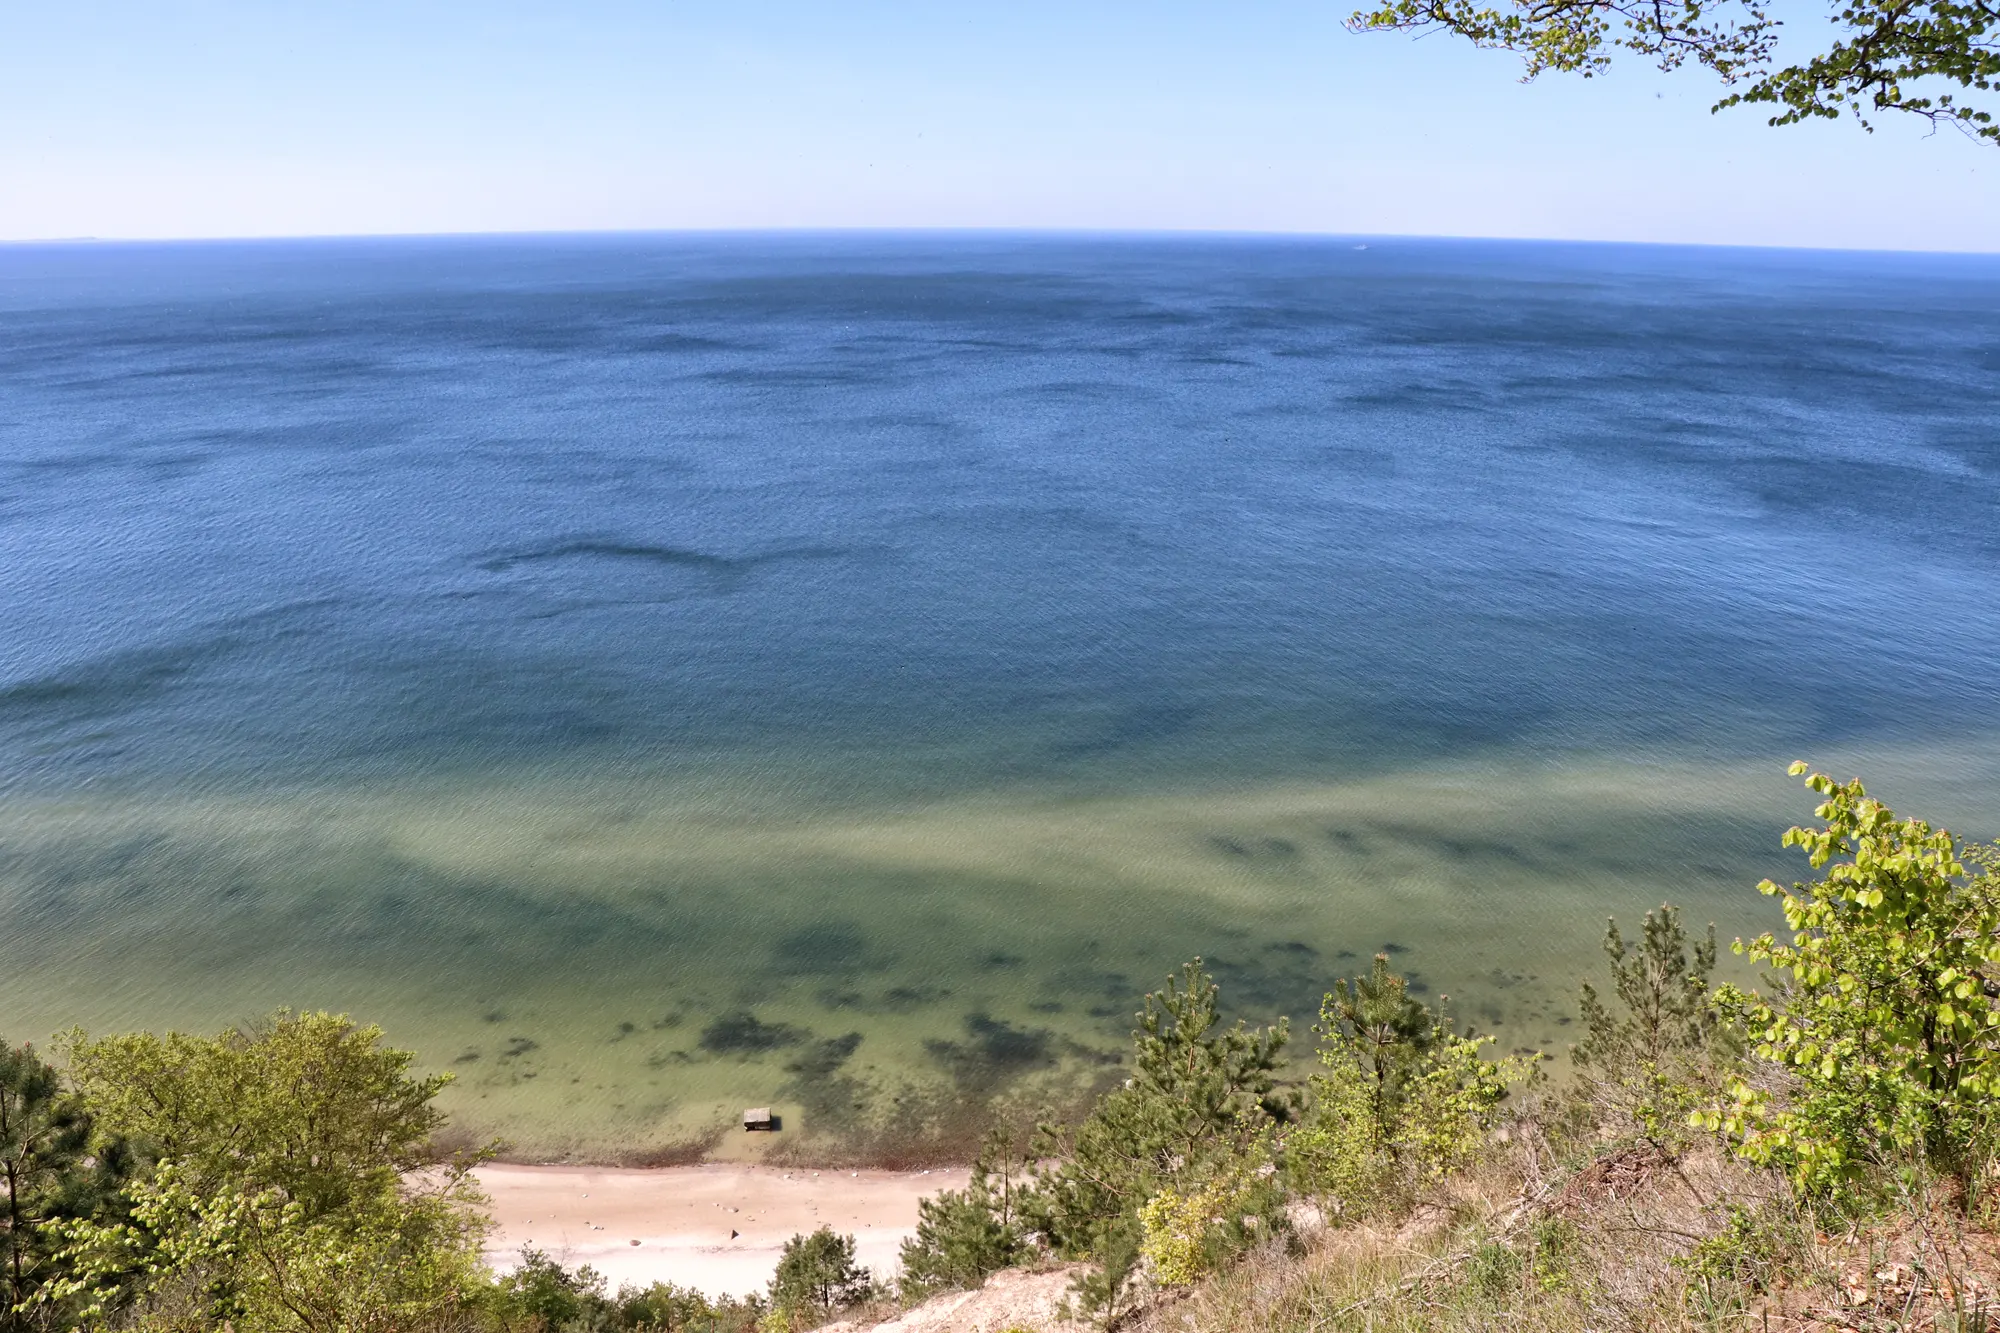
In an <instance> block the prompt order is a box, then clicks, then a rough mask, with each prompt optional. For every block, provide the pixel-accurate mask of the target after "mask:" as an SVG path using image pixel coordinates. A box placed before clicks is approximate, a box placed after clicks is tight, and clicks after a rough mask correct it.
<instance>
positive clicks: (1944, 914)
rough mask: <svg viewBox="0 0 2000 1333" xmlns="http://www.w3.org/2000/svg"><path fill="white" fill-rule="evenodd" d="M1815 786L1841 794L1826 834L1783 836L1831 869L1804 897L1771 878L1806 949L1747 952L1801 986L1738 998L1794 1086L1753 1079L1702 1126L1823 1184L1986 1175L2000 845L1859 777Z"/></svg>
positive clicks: (1794, 944)
mask: <svg viewBox="0 0 2000 1333" xmlns="http://www.w3.org/2000/svg"><path fill="white" fill-rule="evenodd" d="M1792 772H1793V773H1794V774H1795V775H1796V774H1799V773H1803V772H1805V765H1803V764H1794V765H1793V766H1792ZM1806 786H1807V787H1808V788H1810V789H1811V790H1812V791H1814V792H1816V793H1818V794H1819V795H1821V796H1823V797H1825V798H1826V799H1825V800H1824V801H1823V802H1822V803H1821V804H1820V805H1819V806H1818V807H1817V809H1816V810H1815V811H1814V814H1815V816H1816V817H1817V818H1819V819H1821V820H1823V821H1825V823H1824V826H1823V827H1819V828H1803V827H1801V828H1794V829H1792V830H1790V831H1789V832H1788V833H1786V834H1785V838H1784V842H1785V845H1786V846H1788V847H1801V848H1804V849H1805V851H1806V854H1807V857H1808V859H1809V861H1810V863H1811V865H1812V867H1813V868H1814V869H1815V870H1819V869H1822V868H1823V869H1825V871H1826V874H1825V876H1824V877H1823V878H1822V879H1819V880H1817V881H1815V882H1813V883H1810V884H1794V885H1793V886H1792V888H1791V889H1790V890H1789V891H1787V890H1782V889H1780V888H1779V887H1778V886H1777V885H1776V884H1774V883H1772V882H1771V881H1769V880H1766V881H1765V882H1764V883H1763V884H1761V885H1759V886H1758V887H1759V889H1760V890H1761V891H1762V892H1763V893H1765V894H1768V895H1772V896H1776V897H1779V898H1780V899H1781V900H1782V902H1783V905H1784V911H1785V922H1786V925H1787V926H1788V927H1789V928H1790V931H1791V941H1790V943H1788V944H1787V943H1780V942H1778V940H1777V939H1776V938H1775V937H1774V936H1772V935H1770V934H1765V935H1762V936H1760V937H1758V938H1757V939H1755V940H1753V941H1751V942H1750V943H1749V944H1747V945H1745V944H1742V943H1740V942H1739V943H1738V945H1737V950H1738V952H1741V953H1746V954H1747V955H1748V956H1749V957H1750V958H1751V959H1752V960H1753V961H1757V962H1766V963H1770V964H1771V965H1773V966H1774V967H1775V968H1777V969H1779V970H1780V971H1781V972H1783V973H1786V974H1788V981H1787V984H1786V985H1785V987H1784V989H1783V990H1782V991H1780V992H1779V993H1778V994H1777V995H1774V996H1771V997H1768V998H1767V997H1764V996H1762V995H1759V994H1757V993H1756V992H1749V993H1745V992H1743V991H1741V990H1739V989H1737V988H1735V987H1725V988H1724V989H1723V991H1722V996H1723V998H1724V1002H1725V1003H1726V1004H1727V1005H1728V1006H1729V1008H1730V1009H1731V1010H1732V1011H1733V1012H1734V1013H1736V1014H1738V1015H1739V1016H1740V1017H1741V1018H1742V1020H1743V1021H1744V1022H1745V1024H1746V1026H1747V1028H1748V1031H1749V1033H1750V1039H1751V1040H1752V1042H1753V1043H1754V1049H1755V1053H1756V1055H1757V1056H1758V1058H1760V1059H1762V1060H1766V1061H1772V1062H1775V1063H1777V1064H1778V1065H1780V1066H1782V1068H1783V1069H1784V1071H1785V1072H1786V1073H1787V1074H1788V1075H1789V1076H1790V1078H1789V1086H1788V1087H1787V1086H1776V1087H1774V1086H1770V1085H1768V1084H1760V1083H1753V1082H1752V1081H1751V1080H1750V1079H1749V1078H1747V1077H1743V1076H1739V1077H1737V1078H1735V1079H1734V1080H1733V1081H1732V1083H1731V1087H1730V1094H1729V1096H1728V1097H1727V1098H1726V1099H1722V1100H1720V1101H1719V1102H1718V1103H1716V1104H1713V1105H1711V1106H1710V1107H1709V1108H1707V1109H1706V1110H1704V1111H1702V1112H1701V1113H1699V1114H1698V1115H1697V1116H1696V1117H1695V1120H1696V1122H1697V1123H1699V1124H1700V1125H1702V1126H1704V1127H1706V1128H1709V1129H1719V1130H1722V1131H1724V1132H1726V1133H1727V1134H1729V1135H1730V1136H1731V1137H1732V1138H1733V1139H1734V1140H1735V1142H1736V1144H1737V1147H1738V1149H1739V1151H1741V1152H1742V1153H1743V1155H1744V1156H1745V1157H1747V1158H1749V1159H1750V1160H1751V1161H1754V1162H1759V1163H1765V1164H1770V1165H1774V1166H1778V1167H1782V1168H1783V1169H1784V1170H1785V1171H1786V1172H1788V1173H1789V1174H1790V1176H1791V1177H1792V1179H1793V1181H1794V1182H1795V1183H1796V1184H1798V1185H1799V1186H1800V1187H1802V1188H1804V1189H1806V1190H1808V1191H1813V1192H1825V1191H1828V1190H1830V1189H1832V1188H1833V1187H1834V1186H1835V1185H1837V1184H1838V1183H1840V1182H1842V1181H1844V1180H1848V1179H1851V1178H1853V1177H1854V1176H1855V1175H1857V1174H1858V1173H1860V1172H1862V1171H1864V1170H1866V1169H1867V1168H1869V1167H1871V1166H1873V1167H1901V1166H1905V1165H1911V1164H1915V1165H1920V1166H1926V1167H1937V1168H1941V1169H1943V1170H1945V1171H1947V1172H1949V1173H1951V1174H1953V1175H1956V1176H1958V1177H1959V1178H1960V1179H1962V1180H1967V1181H1969V1180H1971V1179H1972V1178H1973V1177H1974V1176H1975V1175H1976V1174H1977V1172H1978V1171H1979V1170H1980V1169H1981V1168H1982V1167H1983V1166H1984V1164H1985V1163H1986V1161H1987V1160H1988V1159H1989V1157H1990V1155H1991V1153H1992V1150H1993V1146H1994V1131H1995V1120H1996V1113H2000V875H1996V874H1995V869H1994V865H1995V863H1994V859H1993V853H1992V851H1991V850H1990V849H1971V848H1965V847H1962V846H1961V845H1960V844H1959V843H1958V841H1957V840H1956V839H1955V838H1953V837H1952V835H1951V834H1950V833H1949V832H1948V831H1946V830H1943V829H1933V828H1932V827H1931V826H1930V825H1929V824H1927V823H1925V822H1923V821H1922V820H1917V819H1899V818H1898V817H1897V816H1896V814H1895V812H1894V811H1892V810H1890V809H1889V808H1888V807H1887V806H1884V805H1883V804H1882V803H1881V802H1879V801H1877V800H1874V799H1873V798H1872V797H1870V796H1869V795H1868V794H1867V792H1866V791H1864V790H1863V788H1862V786H1861V783H1860V782H1858V781H1854V782H1846V783H1840V782H1835V781H1834V780H1833V779H1832V778H1829V777H1827V776H1826V775H1825V774H1823V773H1814V774H1812V775H1811V776H1810V777H1808V778H1807V779H1806ZM1836 858H1838V859H1836ZM1829 862H1831V863H1832V864H1831V865H1829ZM1968 864H1969V865H1970V866H1971V867H1972V868H1971V869H1968Z"/></svg>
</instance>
